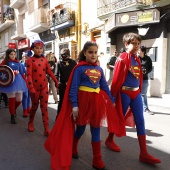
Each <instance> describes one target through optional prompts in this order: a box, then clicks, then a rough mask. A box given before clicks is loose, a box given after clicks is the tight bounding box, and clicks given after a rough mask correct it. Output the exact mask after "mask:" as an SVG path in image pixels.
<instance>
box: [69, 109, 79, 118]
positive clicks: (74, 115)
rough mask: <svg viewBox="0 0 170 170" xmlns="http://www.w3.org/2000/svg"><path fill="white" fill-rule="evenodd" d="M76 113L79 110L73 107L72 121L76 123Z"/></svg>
mask: <svg viewBox="0 0 170 170" xmlns="http://www.w3.org/2000/svg"><path fill="white" fill-rule="evenodd" d="M78 112H79V108H78V107H73V108H72V114H71V115H73V120H74V121H76V120H77V118H78Z"/></svg>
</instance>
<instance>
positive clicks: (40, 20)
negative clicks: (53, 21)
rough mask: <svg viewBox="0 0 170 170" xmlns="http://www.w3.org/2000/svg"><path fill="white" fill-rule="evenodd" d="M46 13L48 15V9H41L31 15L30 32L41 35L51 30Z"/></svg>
mask: <svg viewBox="0 0 170 170" xmlns="http://www.w3.org/2000/svg"><path fill="white" fill-rule="evenodd" d="M46 13H47V11H46V9H44V8H39V9H37V10H35V11H34V12H32V13H31V14H30V15H29V19H30V22H29V24H30V26H29V29H30V31H32V32H36V33H41V32H44V31H46V30H48V29H49V26H48V24H47V17H46Z"/></svg>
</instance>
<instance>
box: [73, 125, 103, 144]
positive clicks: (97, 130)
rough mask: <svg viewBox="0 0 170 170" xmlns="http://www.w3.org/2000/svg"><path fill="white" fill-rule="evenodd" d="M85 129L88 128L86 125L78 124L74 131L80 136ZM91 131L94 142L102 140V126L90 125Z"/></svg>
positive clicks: (75, 135) (77, 136)
mask: <svg viewBox="0 0 170 170" xmlns="http://www.w3.org/2000/svg"><path fill="white" fill-rule="evenodd" d="M85 129H86V125H84V126H79V125H77V126H76V130H75V133H74V137H75V138H80V137H81V136H82V135H83V133H84V131H85ZM90 131H91V135H92V142H100V128H94V127H92V126H90Z"/></svg>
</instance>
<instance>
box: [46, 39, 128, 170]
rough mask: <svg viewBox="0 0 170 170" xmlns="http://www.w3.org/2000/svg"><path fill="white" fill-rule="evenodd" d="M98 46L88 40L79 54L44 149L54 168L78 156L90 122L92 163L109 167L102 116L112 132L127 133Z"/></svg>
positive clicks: (64, 167)
mask: <svg viewBox="0 0 170 170" xmlns="http://www.w3.org/2000/svg"><path fill="white" fill-rule="evenodd" d="M97 50H98V46H97V44H96V43H95V42H91V41H88V42H86V43H85V45H84V47H83V50H82V51H81V52H80V54H79V63H78V64H77V65H76V66H75V67H74V69H73V71H72V72H71V75H70V77H69V80H68V84H67V87H66V91H65V96H64V100H63V104H62V108H61V111H60V114H59V115H58V117H57V119H56V123H55V125H54V127H53V129H52V131H51V133H50V135H49V136H48V138H47V140H46V141H45V144H44V145H45V149H46V150H47V151H48V152H49V153H50V154H51V169H52V170H70V166H71V161H72V159H71V158H75V159H78V157H79V155H78V150H77V147H78V142H79V140H80V138H81V136H82V135H83V133H84V131H85V128H86V125H87V124H89V125H90V130H91V135H92V139H91V145H92V151H93V161H92V166H93V167H94V168H95V169H98V170H105V169H106V168H105V165H104V163H103V161H102V156H101V147H100V145H101V142H100V126H101V125H102V122H103V120H104V119H105V118H106V120H107V123H108V131H109V132H112V133H114V134H116V135H117V136H124V135H125V128H124V127H123V128H122V126H121V125H120V124H119V123H120V121H119V120H120V118H119V115H118V114H117V112H116V110H115V107H114V106H115V105H114V101H115V98H113V97H112V96H111V93H110V91H109V88H108V85H107V82H106V80H105V77H104V73H103V70H102V68H101V67H100V66H98V65H97V62H96V61H97ZM75 125H76V130H75V131H74V127H75Z"/></svg>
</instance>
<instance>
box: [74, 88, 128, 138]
mask: <svg viewBox="0 0 170 170" xmlns="http://www.w3.org/2000/svg"><path fill="white" fill-rule="evenodd" d="M78 108H79V118H78V119H77V121H76V124H77V125H80V126H82V125H86V124H90V125H91V126H93V127H96V128H98V127H100V126H102V125H103V124H105V121H106V122H107V125H108V131H109V132H114V133H115V134H116V135H117V136H124V135H125V129H124V128H123V127H122V123H121V119H120V115H118V113H117V111H116V109H115V107H114V106H113V104H112V101H111V100H110V98H109V96H108V95H107V94H106V92H105V91H103V90H100V92H99V93H95V92H86V91H82V90H79V92H78Z"/></svg>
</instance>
